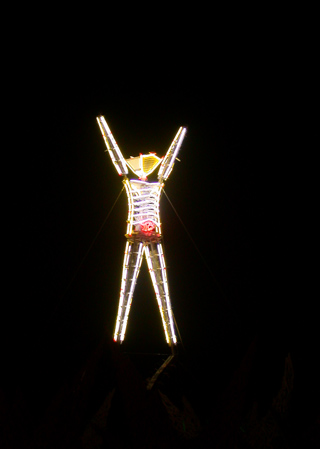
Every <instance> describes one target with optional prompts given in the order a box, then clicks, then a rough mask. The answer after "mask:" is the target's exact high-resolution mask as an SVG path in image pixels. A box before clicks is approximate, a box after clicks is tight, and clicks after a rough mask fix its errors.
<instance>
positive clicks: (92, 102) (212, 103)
mask: <svg viewBox="0 0 320 449" xmlns="http://www.w3.org/2000/svg"><path fill="white" fill-rule="evenodd" d="M181 78H182V80H181V82H180V80H176V79H174V80H166V82H162V81H161V79H160V80H159V81H157V85H152V86H150V84H148V83H146V84H145V85H144V84H143V83H142V82H141V80H140V82H139V83H138V84H136V83H135V82H132V81H131V82H130V83H129V85H128V84H127V83H126V84H124V85H122V84H121V83H119V82H117V83H116V84H115V85H113V84H112V82H110V87H109V86H108V82H107V79H108V77H107V79H106V80H105V81H104V82H103V83H97V85H95V86H93V87H92V88H91V89H90V88H88V87H87V88H86V89H84V90H83V91H81V90H79V92H77V91H74V90H72V89H71V90H70V91H69V90H68V84H66V85H64V84H63V85H62V86H61V87H60V88H59V89H58V90H57V91H55V92H54V95H53V93H52V92H51V95H49V99H48V108H45V110H43V111H41V110H39V112H38V113H37V114H36V115H35V116H33V117H31V118H29V119H28V123H29V125H30V128H29V129H28V132H29V136H26V140H27V142H28V143H27V148H30V150H28V166H27V167H28V176H27V177H28V183H27V184H26V185H25V186H24V189H26V190H24V189H22V192H21V193H22V201H21V205H22V207H23V208H25V212H24V213H23V223H24V225H23V229H22V234H23V235H24V240H25V242H24V244H25V247H24V249H23V251H22V253H23V259H22V260H23V261H24V262H23V267H24V268H23V270H22V273H23V274H22V276H23V279H24V280H25V281H26V284H25V285H26V289H25V294H26V295H27V297H28V300H27V299H23V300H22V299H19V300H18V301H19V303H20V304H19V311H17V320H21V323H19V325H18V329H20V330H23V340H22V342H21V346H20V344H19V346H20V347H19V350H20V351H22V353H23V354H27V358H28V359H29V356H31V355H32V354H33V355H34V356H35V357H36V358H37V357H38V354H39V353H38V351H43V352H45V353H46V354H45V358H48V359H49V360H50V359H51V358H52V361H53V360H55V357H56V358H57V359H56V363H53V362H48V363H52V364H53V365H55V364H57V365H60V364H61V363H62V360H63V363H64V362H65V363H66V365H67V366H69V365H72V363H73V360H76V359H77V358H78V357H81V356H80V354H81V353H82V352H83V351H84V348H88V347H90V344H92V342H93V341H94V340H95V339H96V338H98V337H99V336H101V335H102V333H103V332H104V331H105V329H106V330H107V331H108V332H110V333H112V331H113V327H114V320H115V316H116V310H117V303H118V295H119V293H118V290H119V284H120V278H121V270H122V258H123V250H124V245H125V238H124V236H123V234H124V232H125V220H126V216H127V205H126V202H127V200H126V195H125V192H123V194H122V195H121V197H120V199H119V201H118V202H117V204H116V205H115V207H114V209H113V211H112V213H111V214H110V216H109V218H108V220H107V222H106V224H105V226H104V227H103V229H102V231H101V233H100V234H99V236H98V237H97V239H96V240H95V242H94V245H93V246H92V248H91V250H90V252H89V254H88V255H87V256H86V254H87V251H88V249H89V248H90V247H91V245H92V242H93V241H94V239H95V238H96V236H97V233H98V232H99V229H100V227H101V225H102V224H103V222H104V220H105V218H106V216H107V214H108V213H109V211H110V209H111V207H112V205H113V204H114V201H115V200H116V198H117V196H118V194H119V193H120V191H121V188H122V183H121V178H120V177H119V176H118V175H117V173H116V171H115V169H114V167H113V165H112V163H111V161H110V160H109V157H108V154H106V153H105V152H104V150H105V147H104V142H103V139H102V137H101V135H100V130H99V127H98V125H97V123H96V116H97V115H98V114H103V115H104V116H105V117H106V120H107V121H108V123H109V126H110V128H111V130H112V131H113V134H114V136H115V138H116V140H117V143H118V145H119V147H120V148H121V150H122V152H123V154H124V155H125V156H126V157H129V156H130V155H136V154H139V152H148V151H155V152H157V154H158V155H160V156H161V155H164V154H165V152H166V151H167V149H168V147H169V145H170V143H171V141H172V139H173V137H174V135H175V133H176V131H177V129H178V127H179V126H181V125H184V126H187V127H188V133H187V136H186V138H185V141H184V144H183V147H182V149H181V153H180V155H179V158H180V159H181V162H180V163H179V162H176V164H175V167H174V170H173V172H172V176H171V177H170V178H169V180H168V181H167V183H166V185H165V191H166V193H167V195H168V197H169V198H170V200H171V201H172V203H173V205H174V206H175V208H176V210H177V212H178V214H179V216H180V218H181V220H182V221H183V223H184V225H185V227H186V228H187V230H188V232H189V234H190V235H191V237H192V239H193V241H194V243H195V245H196V248H195V246H194V244H193V242H192V241H191V240H190V238H189V236H188V234H187V233H186V232H185V229H184V228H183V226H182V224H181V222H180V221H179V219H178V218H177V216H176V214H175V213H174V211H173V210H172V208H171V206H170V204H169V203H168V201H167V199H166V198H165V196H164V195H163V196H162V199H161V217H162V222H163V234H164V247H165V255H166V260H167V266H168V277H169V285H170V290H171V296H172V304H173V308H174V313H175V316H176V319H177V323H178V326H179V330H180V332H181V336H182V340H183V344H184V346H185V350H186V351H187V353H190V356H191V355H192V357H193V356H194V357H196V358H198V357H201V358H203V357H210V358H215V357H218V358H219V360H220V359H221V360H223V364H228V363H234V358H236V357H239V355H240V353H241V351H242V350H243V347H244V346H245V345H246V344H247V343H248V342H249V341H250V339H251V338H252V337H253V335H254V334H255V333H256V332H257V331H259V332H263V334H264V336H265V338H266V339H274V338H277V337H276V335H277V333H278V332H281V333H282V332H283V333H285V332H286V331H285V330H284V329H283V314H286V313H287V310H288V300H289V298H287V297H286V296H285V295H284V294H283V290H282V286H281V283H280V280H281V279H283V272H284V271H285V266H283V265H285V264H283V265H282V260H283V258H284V256H285V254H284V252H285V251H284V249H283V239H282V235H281V233H282V229H281V228H282V226H281V191H280V190H279V179H278V171H279V167H278V164H277V162H275V157H276V154H277V153H278V152H279V151H281V149H280V148H279V143H278V142H277V139H276V133H275V130H276V129H277V126H278V123H277V121H276V114H275V116H274V115H273V112H276V111H275V110H274V108H275V106H273V104H272V101H270V98H267V95H266V93H265V92H264V90H265V89H264V88H262V86H261V84H259V82H258V81H257V80H256V81H255V82H253V81H250V82H248V81H247V82H245V80H244V81H243V84H242V83H240V80H239V79H238V80H237V82H238V83H237V86H235V85H233V83H232V77H231V76H230V81H229V80H228V79H227V80H224V82H222V80H219V79H217V78H212V80H211V79H210V80H202V84H201V83H200V81H201V79H200V80H198V79H195V80H194V81H193V80H192V79H190V78H187V79H185V80H184V78H183V74H181ZM209 81H210V82H209ZM239 84H240V85H241V89H240V91H239V87H240V86H239ZM270 132H271V133H272V139H270V137H271V136H270ZM271 140H273V142H272V146H271V142H270V141H271ZM29 156H31V158H30V159H29ZM84 258H85V260H83V259H84ZM80 264H81V266H80V267H79V265H80ZM144 265H145V264H143V266H142V269H141V273H140V276H139V282H138V283H137V289H136V292H135V297H134V302H133V306H132V310H131V314H130V320H129V325H128V331H127V335H126V340H127V344H128V346H129V347H130V350H132V351H138V352H139V351H142V352H143V351H147V352H148V351H151V352H153V351H155V352H163V351H165V348H166V347H165V345H164V343H163V342H164V338H163V331H162V329H161V321H160V320H159V317H158V311H157V305H156V301H155V298H154V294H153V291H152V284H151V282H150V279H149V276H148V274H147V270H146V268H145V266H144ZM281 273H282V274H281ZM74 276H76V277H74ZM70 282H71V285H70ZM26 318H27V320H26ZM280 322H281V324H280ZM47 345H48V346H47ZM36 348H37V349H36ZM241 348H242V349H241ZM239 351H240V352H239ZM49 354H50V355H49ZM196 365H197V363H195V366H196ZM57 369H58V368H57ZM217 371H218V370H217Z"/></svg>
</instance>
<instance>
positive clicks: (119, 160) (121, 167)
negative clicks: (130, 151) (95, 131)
mask: <svg viewBox="0 0 320 449" xmlns="http://www.w3.org/2000/svg"><path fill="white" fill-rule="evenodd" d="M97 122H98V124H99V127H100V130H101V132H102V136H103V138H104V141H105V143H106V146H107V149H108V153H109V154H110V157H111V160H112V162H113V165H114V166H115V167H116V170H117V172H118V173H119V175H121V176H122V175H126V174H127V173H128V167H127V164H126V161H125V159H124V157H123V156H122V154H121V151H120V148H119V147H118V145H117V142H116V141H115V140H114V137H113V135H112V133H111V131H110V128H109V126H108V124H107V122H106V121H105V118H104V117H103V115H101V116H100V117H97Z"/></svg>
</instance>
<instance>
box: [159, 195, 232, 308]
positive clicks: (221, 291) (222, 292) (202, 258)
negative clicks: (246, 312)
mask: <svg viewBox="0 0 320 449" xmlns="http://www.w3.org/2000/svg"><path fill="white" fill-rule="evenodd" d="M162 191H163V193H164V194H165V196H166V198H167V200H168V202H169V204H170V206H171V207H172V209H173V211H174V213H175V214H176V216H177V217H178V219H179V221H180V223H181V224H182V226H183V228H184V230H185V232H186V234H187V236H188V237H189V239H190V240H191V243H192V244H193V246H194V248H195V250H196V251H197V253H198V254H199V256H200V258H201V260H202V262H203V264H204V265H205V267H206V268H207V270H208V272H209V273H210V275H211V277H212V279H213V281H214V282H215V284H216V285H217V287H218V289H219V291H220V293H221V295H222V296H223V298H224V300H225V301H226V303H227V304H228V306H229V307H230V308H231V309H232V311H233V312H234V314H235V316H236V317H238V316H237V313H236V311H235V309H234V307H233V306H232V304H231V303H230V301H229V300H228V298H227V296H226V294H225V293H224V291H223V290H222V287H221V285H220V284H219V282H218V280H217V278H216V277H215V275H214V274H213V272H212V271H211V268H210V267H209V265H208V264H207V261H206V260H205V258H204V257H203V255H202V254H201V252H200V250H199V248H198V246H197V244H196V242H195V241H194V240H193V238H192V236H191V234H190V232H189V231H188V229H187V228H186V226H185V224H184V223H183V221H182V219H181V217H180V215H179V214H178V212H177V210H176V208H175V207H174V205H173V204H172V202H171V201H170V199H169V197H168V195H167V194H166V192H165V190H164V189H162Z"/></svg>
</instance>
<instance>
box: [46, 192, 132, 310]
mask: <svg viewBox="0 0 320 449" xmlns="http://www.w3.org/2000/svg"><path fill="white" fill-rule="evenodd" d="M123 190H124V186H123V187H122V189H121V191H120V193H119V195H118V196H117V198H116V200H115V202H114V203H113V205H112V206H111V209H110V210H109V212H108V214H107V216H106V218H105V219H104V220H103V223H102V225H101V226H100V228H99V230H98V232H97V233H96V235H95V237H94V238H93V240H92V242H91V244H90V246H89V248H88V250H87V252H86V253H85V255H84V256H83V258H82V260H81V261H80V263H79V265H78V267H77V269H76V270H75V272H74V275H73V276H72V278H71V280H70V281H69V284H68V285H67V287H66V288H65V290H64V292H63V293H62V295H61V297H60V300H59V301H58V303H57V305H56V308H55V310H54V311H53V313H52V316H51V318H53V317H54V315H55V314H56V312H57V310H58V309H59V307H60V304H61V301H62V300H63V298H64V297H65V296H66V294H67V293H68V291H69V289H70V287H71V285H72V284H73V282H74V280H75V279H76V277H77V276H78V273H79V271H80V269H81V267H82V265H83V264H84V262H85V260H86V258H87V257H88V255H89V253H90V251H91V250H92V248H93V246H94V244H95V242H96V241H97V238H98V237H99V235H100V234H101V231H102V229H103V228H104V226H105V224H106V222H107V220H108V218H109V216H110V214H111V212H112V211H113V208H114V206H115V205H116V204H117V202H118V200H119V198H120V196H121V193H122V192H123Z"/></svg>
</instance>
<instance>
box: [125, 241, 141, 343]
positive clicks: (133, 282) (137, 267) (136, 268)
mask: <svg viewBox="0 0 320 449" xmlns="http://www.w3.org/2000/svg"><path fill="white" fill-rule="evenodd" d="M143 248H144V247H143V243H142V242H140V244H139V248H138V254H137V258H136V262H135V266H134V271H133V275H132V279H131V280H130V281H131V288H130V291H129V295H128V299H127V304H126V309H125V315H124V319H123V323H122V326H121V334H120V341H121V342H122V341H123V339H124V336H125V333H126V328H127V323H128V316H129V312H130V307H131V303H132V296H133V292H134V288H135V285H136V281H137V277H138V274H139V270H140V267H141V262H142V255H143Z"/></svg>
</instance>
